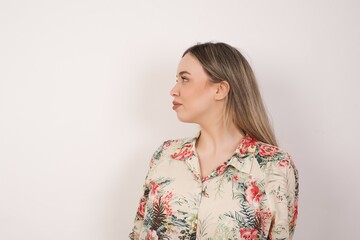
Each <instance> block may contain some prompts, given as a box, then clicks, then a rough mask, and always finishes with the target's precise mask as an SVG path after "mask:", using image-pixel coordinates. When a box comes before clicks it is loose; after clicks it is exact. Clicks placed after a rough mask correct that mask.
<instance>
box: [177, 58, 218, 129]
mask: <svg viewBox="0 0 360 240" xmlns="http://www.w3.org/2000/svg"><path fill="white" fill-rule="evenodd" d="M215 93H216V84H214V83H212V82H210V81H209V77H208V75H207V74H206V72H205V70H204V69H203V67H202V66H201V64H200V62H199V61H198V60H197V59H196V58H195V57H194V56H192V55H191V54H189V53H187V54H186V55H185V56H184V57H183V58H182V59H181V61H180V63H179V66H178V69H177V74H176V84H175V86H174V87H173V88H172V89H171V92H170V94H171V96H172V97H174V101H173V109H174V110H175V111H176V114H177V117H178V118H179V120H180V121H182V122H192V123H198V124H201V122H202V121H206V119H209V118H208V117H210V116H211V113H212V109H213V106H214V104H215V102H216V101H215V99H214V94H215ZM210 119H211V118H210Z"/></svg>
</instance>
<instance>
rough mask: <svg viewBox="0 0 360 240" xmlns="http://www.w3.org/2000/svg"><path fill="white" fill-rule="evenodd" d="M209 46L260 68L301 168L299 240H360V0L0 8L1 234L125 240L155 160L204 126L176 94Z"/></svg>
mask: <svg viewBox="0 0 360 240" xmlns="http://www.w3.org/2000/svg"><path fill="white" fill-rule="evenodd" d="M205 41H223V42H226V43H229V44H231V45H233V46H235V47H237V48H238V49H240V50H241V51H242V53H243V54H244V55H245V56H246V57H247V59H248V60H249V62H250V64H251V65H252V67H253V69H254V71H255V73H256V76H257V79H258V82H259V85H260V88H261V92H262V95H263V99H264V102H265V105H266V107H267V110H268V112H269V116H270V118H271V121H272V123H273V126H274V129H275V132H276V134H277V137H278V140H279V142H280V146H281V147H282V148H283V149H285V150H286V151H288V152H289V153H290V154H291V155H292V156H293V159H294V161H295V163H296V165H297V168H298V169H299V172H300V202H299V221H298V226H297V229H296V232H295V237H294V239H296V240H300V239H326V240H332V239H333V240H335V239H336V240H338V239H357V238H358V235H359V234H358V229H357V225H358V216H359V214H360V211H359V197H360V196H359V183H360V181H359V180H360V177H359V175H360V174H359V168H360V164H359V161H360V157H359V143H360V142H359V137H358V136H359V134H360V128H359V123H360V112H359V110H360V108H359V105H360V96H359V90H360V83H359V82H360V79H359V76H360V74H359V71H360V70H359V69H360V66H359V65H360V64H359V63H360V44H359V43H360V1H358V0H344V1H335V0H323V1H321V0H311V1H310V0H302V1H292V0H286V1H285V0H283V1H280V0H270V1H258V0H253V1H249V0H247V1H242V0H224V1H210V0H193V1H188V0H181V1H175V0H174V1H165V0H162V1H161V0H147V1H145V0H144V1H139V0H133V1H130V0H129V1H109V0H102V1H100V0H89V1H85V0H62V1H52V0H43V1H40V0H33V1H19V0H1V1H0V239H1V240H23V239H27V240H65V239H66V240H79V239H80V240H116V239H127V235H128V233H129V232H130V231H131V228H132V223H133V220H134V217H135V213H136V209H137V205H138V202H139V198H140V195H141V190H142V184H143V181H144V177H145V174H146V172H147V169H148V163H149V161H150V157H151V155H152V153H153V152H154V151H155V149H156V148H157V147H158V146H159V145H160V144H161V143H162V142H163V141H164V140H167V139H170V138H178V137H185V136H188V135H190V134H193V133H194V132H195V131H197V130H198V127H197V126H196V125H189V124H184V123H181V122H179V121H178V120H177V118H176V115H175V113H174V112H173V110H172V109H171V107H172V104H171V101H172V98H171V96H170V95H169V91H170V89H171V87H172V86H173V84H174V83H175V75H176V68H177V64H178V62H179V60H180V57H181V54H182V52H183V51H184V50H185V49H186V48H188V47H189V46H191V45H193V44H196V43H197V42H205Z"/></svg>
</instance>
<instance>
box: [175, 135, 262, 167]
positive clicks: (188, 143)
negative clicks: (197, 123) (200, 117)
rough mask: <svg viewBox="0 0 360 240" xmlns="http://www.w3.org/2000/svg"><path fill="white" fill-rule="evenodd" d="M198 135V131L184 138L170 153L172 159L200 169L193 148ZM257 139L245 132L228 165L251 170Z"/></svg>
mask: <svg viewBox="0 0 360 240" xmlns="http://www.w3.org/2000/svg"><path fill="white" fill-rule="evenodd" d="M199 136H200V131H199V132H197V133H196V134H195V135H193V136H192V137H189V138H187V139H185V140H184V142H183V143H182V144H181V145H180V146H179V148H177V149H176V150H175V151H174V153H173V154H172V155H171V157H172V158H173V159H177V160H182V161H186V162H187V163H188V165H189V167H190V168H191V169H192V170H193V171H194V172H198V170H199V169H200V167H199V162H198V161H197V154H196V149H195V144H196V140H197V139H198V138H199ZM256 142H257V140H256V139H255V138H253V137H251V136H250V135H249V134H246V135H245V136H244V137H243V138H242V139H241V140H240V143H239V144H238V146H237V147H236V149H235V151H234V154H233V155H232V157H231V158H230V160H229V163H228V165H231V166H233V167H234V168H236V169H237V170H239V171H241V172H244V173H247V174H249V173H250V171H251V166H252V160H253V157H252V156H254V153H255V150H256Z"/></svg>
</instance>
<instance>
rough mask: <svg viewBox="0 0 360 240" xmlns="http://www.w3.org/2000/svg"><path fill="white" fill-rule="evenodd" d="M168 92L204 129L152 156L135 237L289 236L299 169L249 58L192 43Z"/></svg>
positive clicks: (182, 113) (180, 112)
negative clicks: (279, 138)
mask: <svg viewBox="0 0 360 240" xmlns="http://www.w3.org/2000/svg"><path fill="white" fill-rule="evenodd" d="M171 96H172V97H173V98H174V101H173V109H174V110H175V112H176V114H177V117H178V118H179V120H180V121H182V122H189V123H197V124H199V126H200V131H199V133H197V134H196V135H195V136H193V137H190V138H185V139H177V140H168V141H165V142H164V143H163V144H162V145H161V146H160V147H159V148H158V149H157V151H156V152H155V153H154V155H153V157H152V159H151V161H150V169H149V172H148V174H147V176H146V180H145V184H144V194H143V196H142V198H141V200H140V205H139V208H138V211H137V214H136V218H135V224H134V228H133V231H132V233H131V234H130V238H131V239H159V240H160V239H209V240H215V239H251V240H255V239H292V236H293V233H294V229H295V225H296V219H297V200H298V173H297V170H296V168H295V165H294V163H293V161H292V159H291V156H290V155H289V154H288V153H287V152H285V151H284V150H282V149H280V148H279V147H277V143H276V139H275V135H274V133H273V131H272V129H271V127H270V124H269V121H268V117H267V115H266V111H265V108H264V105H263V103H262V100H261V96H260V92H259V89H258V86H257V83H256V80H255V77H254V74H253V72H252V70H251V67H250V65H249V63H248V62H247V61H246V59H245V58H244V57H243V56H242V55H241V54H240V52H239V51H238V50H236V49H235V48H234V47H232V46H230V45H228V44H225V43H204V44H197V45H195V46H192V47H190V48H189V49H188V50H186V51H185V53H184V54H183V57H182V59H181V61H180V63H179V66H178V70H177V81H176V84H175V86H174V87H173V89H172V90H171Z"/></svg>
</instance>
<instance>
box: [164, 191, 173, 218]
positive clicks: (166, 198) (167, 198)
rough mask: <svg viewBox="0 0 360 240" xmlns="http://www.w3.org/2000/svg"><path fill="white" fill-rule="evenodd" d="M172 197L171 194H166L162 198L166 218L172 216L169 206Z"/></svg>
mask: <svg viewBox="0 0 360 240" xmlns="http://www.w3.org/2000/svg"><path fill="white" fill-rule="evenodd" d="M172 197H173V194H172V192H167V193H166V194H165V195H164V196H163V198H162V201H163V203H164V207H165V212H166V215H167V216H171V215H172V214H173V212H172V208H171V204H170V201H171V199H172Z"/></svg>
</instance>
